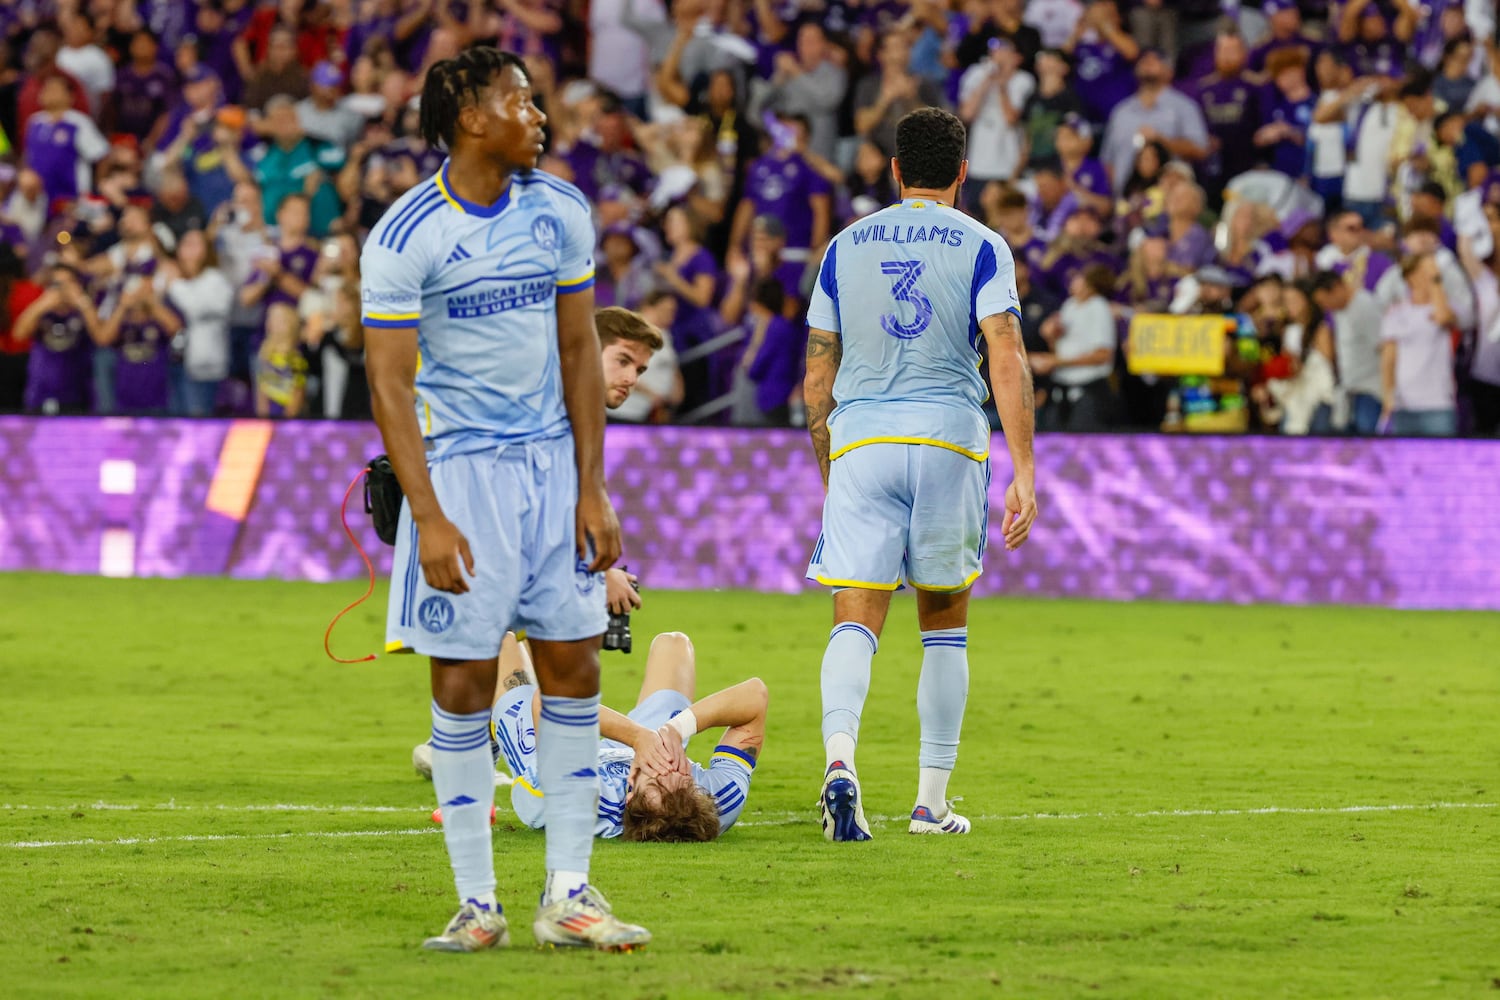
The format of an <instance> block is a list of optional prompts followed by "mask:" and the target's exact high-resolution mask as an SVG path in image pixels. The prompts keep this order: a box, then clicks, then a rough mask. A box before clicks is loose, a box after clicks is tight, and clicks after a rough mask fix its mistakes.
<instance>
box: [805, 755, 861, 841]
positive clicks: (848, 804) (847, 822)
mask: <svg viewBox="0 0 1500 1000" xmlns="http://www.w3.org/2000/svg"><path fill="white" fill-rule="evenodd" d="M818 805H819V808H820V809H821V810H822V812H823V836H824V837H826V838H827V839H829V840H834V841H847V840H870V839H872V838H871V836H870V824H869V823H866V822H865V810H864V807H863V806H862V805H860V802H859V779H858V778H856V777H855V776H854V772H853V771H852V770H850V769H849V768H848V767H846V766H845V765H844V762H843V761H841V760H836V761H834V762H833V763H832V764H829V765H828V770H827V772H825V773H824V775H823V794H822V796H821V798H820V800H819V803H818Z"/></svg>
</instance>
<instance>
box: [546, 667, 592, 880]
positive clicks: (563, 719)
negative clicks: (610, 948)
mask: <svg viewBox="0 0 1500 1000" xmlns="http://www.w3.org/2000/svg"><path fill="white" fill-rule="evenodd" d="M536 756H537V779H538V780H539V781H540V782H541V785H542V816H543V821H544V823H545V824H546V829H547V872H548V877H547V890H546V894H545V896H544V898H543V903H550V902H552V901H553V900H554V899H556V898H558V897H566V896H567V894H568V893H569V892H570V891H572V890H573V889H576V888H578V887H579V886H580V885H584V884H586V883H587V882H588V878H589V874H588V873H589V856H590V855H591V854H592V853H593V850H594V824H595V822H596V820H597V818H598V813H599V696H598V695H597V694H596V695H594V696H593V697H591V698H564V697H561V696H559V695H548V694H544V695H542V718H541V724H540V725H538V726H537V740H536ZM569 882H571V883H573V884H568V883H569Z"/></svg>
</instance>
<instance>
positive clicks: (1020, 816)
mask: <svg viewBox="0 0 1500 1000" xmlns="http://www.w3.org/2000/svg"><path fill="white" fill-rule="evenodd" d="M1496 808H1500V803H1496V802H1427V803H1394V804H1386V805H1355V806H1262V807H1259V808H1254V809H1152V810H1147V811H1145V812H1114V813H1109V812H1080V813H1014V814H1011V815H1006V816H975V817H973V819H975V820H976V821H979V822H985V823H1011V822H1020V821H1037V820H1080V819H1104V820H1114V819H1159V818H1179V817H1195V816H1275V815H1285V816H1332V815H1341V814H1351V813H1395V812H1436V811H1440V810H1451V809H1496ZM0 809H11V810H24V811H32V812H42V811H46V812H64V811H69V810H75V809H101V810H115V811H142V812H148V811H165V812H175V811H193V810H196V811H213V812H376V813H414V812H421V813H425V812H426V811H427V810H426V809H425V808H414V807H411V806H315V805H294V804H290V803H273V804H270V805H239V806H234V805H208V806H179V805H176V804H175V803H166V804H162V805H157V806H139V805H115V804H111V803H107V802H95V803H93V804H91V805H87V806H32V805H12V804H4V805H0ZM760 815H761V816H762V818H759V819H750V820H744V821H742V822H740V823H738V824H736V825H737V826H746V827H752V826H802V825H808V826H810V825H812V824H814V823H815V822H816V818H815V815H814V813H813V811H812V810H809V811H808V812H806V813H781V814H765V813H762V814H760ZM907 819H908V817H906V816H872V817H869V821H870V822H871V823H876V824H890V823H904V822H906V821H907ZM440 829H441V828H440V827H438V826H435V825H434V826H430V827H416V828H411V829H402V830H333V831H317V830H313V831H304V832H297V833H223V834H185V835H182V836H175V837H119V838H116V839H113V840H101V839H97V838H93V837H86V838H84V839H81V840H17V841H12V842H10V843H3V844H0V847H3V848H9V849H12V850H27V849H34V848H42V847H114V846H129V845H132V844H187V843H200V842H215V841H231V840H296V839H299V838H319V837H321V838H339V837H415V836H422V835H424V834H430V833H437V832H439V830H440Z"/></svg>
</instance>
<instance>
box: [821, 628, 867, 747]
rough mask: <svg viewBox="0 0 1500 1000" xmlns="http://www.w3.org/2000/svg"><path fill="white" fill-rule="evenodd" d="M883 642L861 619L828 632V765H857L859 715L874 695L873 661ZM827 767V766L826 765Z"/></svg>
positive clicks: (825, 735) (825, 683)
mask: <svg viewBox="0 0 1500 1000" xmlns="http://www.w3.org/2000/svg"><path fill="white" fill-rule="evenodd" d="M879 648H880V642H879V640H877V639H876V638H875V633H874V632H871V631H870V630H869V629H867V628H865V627H864V626H863V625H861V624H859V623H858V622H841V623H840V624H838V625H835V626H834V627H833V631H832V632H830V633H829V635H828V648H827V650H825V651H824V653H823V673H822V684H823V746H824V748H825V749H826V750H827V752H828V760H827V765H831V764H833V763H834V762H835V761H843V762H844V764H846V765H847V766H848V767H850V768H853V767H854V745H855V743H856V742H857V741H858V740H859V716H860V713H861V712H863V711H864V708H865V698H866V697H868V696H869V694H870V661H871V660H873V659H874V658H875V653H876V651H877V650H878V649H879ZM825 766H826V765H825Z"/></svg>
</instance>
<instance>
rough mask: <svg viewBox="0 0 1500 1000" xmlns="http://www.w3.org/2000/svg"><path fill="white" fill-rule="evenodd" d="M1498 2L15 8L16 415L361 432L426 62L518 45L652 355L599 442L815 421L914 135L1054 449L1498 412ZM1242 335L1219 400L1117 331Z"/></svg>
mask: <svg viewBox="0 0 1500 1000" xmlns="http://www.w3.org/2000/svg"><path fill="white" fill-rule="evenodd" d="M1494 8H1495V4H1494V0H1422V2H1419V0H1344V2H1338V0H1334V2H1326V0H1302V2H1300V3H1298V2H1295V0H1260V2H1259V6H1258V7H1255V6H1251V5H1249V4H1240V3H1237V2H1235V0H1222V2H1220V0H1089V2H1086V3H1085V2H1080V0H1029V2H1025V0H674V2H672V3H671V4H670V5H669V6H664V5H663V4H662V2H661V0H281V2H271V3H262V4H258V5H257V4H255V3H253V2H252V0H199V2H192V0H138V2H137V0H71V2H70V0H13V2H8V3H6V4H5V5H4V6H0V129H3V133H4V136H3V139H0V152H3V153H4V157H3V162H0V410H6V411H16V410H26V411H31V412H40V413H79V412H95V413H124V414H165V413H173V414H185V415H207V414H215V413H217V414H237V413H242V414H250V413H256V414H261V415H265V416H272V417H295V416H313V415H321V416H328V417H339V416H342V417H346V418H364V417H368V415H369V401H368V392H367V389H366V387H365V382H364V375H363V362H362V343H363V341H362V337H363V331H362V330H361V327H360V323H359V312H358V309H359V304H358V294H359V292H358V287H359V280H358V266H359V253H360V246H361V241H362V238H363V237H364V235H365V234H366V233H367V232H368V230H369V228H370V227H371V226H372V225H373V224H374V223H375V221H376V220H377V219H379V217H380V215H381V213H382V212H383V211H384V210H385V208H386V207H387V206H388V205H389V204H390V203H391V202H392V201H393V200H394V199H395V198H396V197H398V196H399V195H400V194H401V193H402V192H403V191H405V190H407V189H408V188H410V187H411V186H412V185H414V184H416V183H418V182H419V181H420V180H421V179H423V178H425V177H427V176H429V175H430V174H432V173H433V172H434V171H435V170H436V169H437V167H438V166H439V165H440V164H441V162H442V159H443V154H442V153H441V152H440V151H437V150H434V149H431V148H429V147H428V146H427V145H425V144H424V143H423V142H422V141H421V140H420V139H419V138H418V136H417V129H416V116H417V112H416V107H415V95H416V94H418V93H419V92H420V90H421V86H422V80H423V77H424V74H425V72H426V71H427V69H428V68H429V67H430V66H432V65H433V64H434V63H435V62H436V61H439V60H441V59H444V58H447V57H449V56H451V55H453V54H454V53H456V52H458V51H460V50H461V49H463V48H464V47H467V46H469V45H471V44H474V43H477V42H488V43H492V44H498V45H499V46H501V47H503V48H507V49H510V50H512V51H515V52H518V53H521V54H522V55H523V56H524V57H525V60H526V64H527V66H528V67H529V69H530V74H531V80H532V84H533V87H534V90H535V93H536V100H537V102H538V104H539V105H540V106H541V107H542V108H543V110H545V112H546V113H547V115H548V117H549V124H548V130H549V146H548V154H547V156H546V157H545V159H544V161H543V164H542V167H543V169H546V170H548V171H550V172H553V173H555V174H557V175H558V176H561V177H563V178H565V179H567V180H570V181H572V182H573V183H575V184H576V185H578V187H579V188H580V189H581V190H582V191H583V192H584V194H585V195H586V196H587V197H588V199H589V200H590V202H591V203H592V204H593V205H594V206H595V209H594V211H595V221H596V225H597V229H598V234H599V250H598V254H597V267H598V280H597V285H596V288H597V298H598V302H599V304H600V305H601V306H602V305H612V304H614V305H622V306H626V307H629V308H632V309H638V310H641V311H642V312H643V313H644V314H645V315H647V317H648V318H649V319H651V321H652V322H653V323H655V324H657V325H658V326H659V327H660V328H661V329H663V330H665V331H668V332H669V333H670V339H669V349H668V350H666V351H663V352H662V354H661V355H659V356H658V360H657V361H656V362H655V363H653V365H652V368H651V370H650V371H648V373H647V374H646V375H645V376H644V377H643V378H642V380H641V385H640V386H639V388H638V391H637V393H636V394H635V395H634V396H633V397H632V398H631V400H630V401H629V402H628V403H627V404H626V406H625V407H624V408H622V410H621V411H619V412H618V413H617V414H614V416H617V417H618V418H620V419H626V420H632V421H637V422H667V421H684V422H715V423H733V424H736V425H747V426H774V425H787V424H795V423H798V422H799V420H800V380H801V370H802V353H803V349H804V344H805V340H806V328H805V325H804V321H803V318H802V317H803V315H804V305H805V301H806V296H807V292H808V290H809V287H810V285H809V282H810V281H811V280H812V279H813V278H814V276H815V274H816V269H817V262H818V259H819V255H820V250H821V247H822V245H823V244H824V242H825V241H826V240H827V238H828V236H829V235H830V234H831V233H833V232H836V231H837V230H838V229H839V228H840V227H842V226H844V225H846V224H848V223H849V222H851V221H853V220H855V219H858V218H860V217H863V216H865V215H868V214H870V213H872V212H874V211H876V210H878V209H879V208H881V207H883V206H884V205H887V204H889V203H890V202H891V201H892V199H893V196H894V192H893V189H892V185H891V179H890V176H889V167H888V161H889V157H890V155H891V153H892V147H893V143H894V139H893V136H894V129H895V123H896V121H897V120H898V119H899V118H900V117H901V116H902V115H904V114H905V113H907V112H908V111H910V110H912V109H914V108H916V107H919V106H923V105H929V104H932V105H940V106H945V107H948V108H950V109H952V110H954V111H955V112H956V113H957V114H958V115H959V116H960V117H961V118H962V119H963V120H964V121H965V122H966V123H967V124H968V126H969V129H970V152H969V156H970V173H969V180H968V183H967V185H966V188H965V191H964V197H965V202H966V204H965V206H964V207H965V208H966V209H967V210H968V211H970V212H972V213H973V214H975V215H976V216H977V217H979V218H980V219H981V220H983V221H984V222H986V223H987V224H989V225H990V226H992V227H993V228H994V229H996V230H997V231H998V232H1000V233H1001V234H1003V235H1004V236H1005V238H1006V239H1007V241H1008V242H1009V244H1010V245H1011V247H1012V248H1013V249H1014V252H1015V256H1016V264H1017V280H1018V286H1019V290H1020V292H1021V296H1022V312H1023V325H1024V327H1025V332H1026V335H1027V340H1028V349H1029V351H1030V352H1031V357H1032V363H1033V366H1034V368H1035V371H1036V373H1037V375H1038V393H1037V396H1038V401H1039V406H1040V413H1039V419H1040V426H1041V427H1042V428H1044V429H1072V430H1101V429H1112V428H1157V427H1161V428H1165V429H1190V430H1192V429H1205V430H1242V429H1261V430H1268V431H1276V430H1280V431H1282V432H1285V433H1309V432H1312V433H1328V432H1338V431H1343V430H1345V429H1348V430H1352V431H1355V432H1357V433H1364V434H1371V433H1377V432H1380V431H1384V430H1390V431H1393V432H1394V433H1398V434H1422V435H1443V436H1446V435H1453V434H1455V433H1479V434H1493V433H1495V432H1496V430H1497V428H1500V278H1497V274H1500V243H1497V239H1500V49H1497V46H1496V42H1495V30H1496V23H1495V9H1494ZM1158 313H1176V314H1183V315H1193V314H1196V315H1222V316H1225V317H1228V318H1229V320H1228V326H1229V327H1231V328H1232V333H1231V334H1230V335H1229V336H1227V337H1226V338H1225V345H1226V347H1225V352H1226V359H1225V366H1224V374H1223V376H1221V377H1200V378H1170V377H1165V376H1162V377H1156V376H1152V375H1145V374H1132V373H1131V372H1130V371H1129V368H1128V365H1127V361H1128V354H1129V348H1130V341H1129V339H1128V337H1127V333H1128V331H1129V325H1130V319H1131V317H1132V316H1133V315H1136V314H1158Z"/></svg>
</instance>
